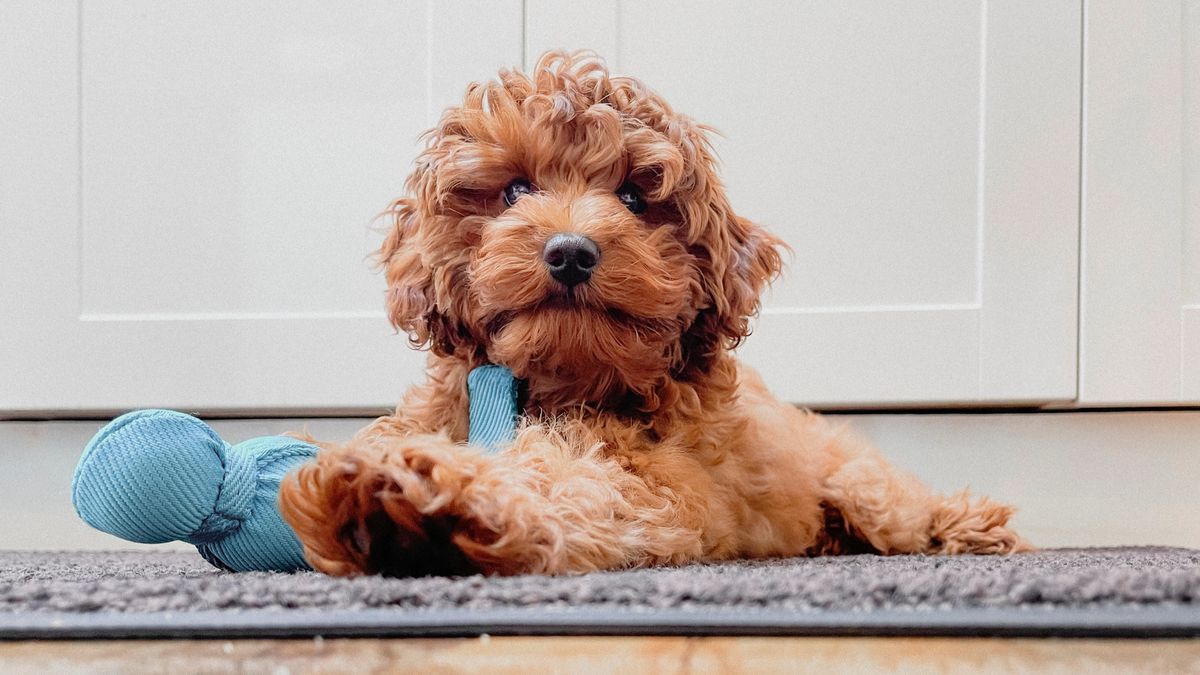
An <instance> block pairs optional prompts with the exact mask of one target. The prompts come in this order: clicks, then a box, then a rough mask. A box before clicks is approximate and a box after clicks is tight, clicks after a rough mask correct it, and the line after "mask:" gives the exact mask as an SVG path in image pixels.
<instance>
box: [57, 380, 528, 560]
mask: <svg viewBox="0 0 1200 675" xmlns="http://www.w3.org/2000/svg"><path fill="white" fill-rule="evenodd" d="M467 388H468V395H469V397H470V410H469V418H470V435H469V437H468V443H470V444H471V445H475V446H479V447H483V448H485V449H487V450H489V451H494V450H495V449H496V448H497V447H498V446H500V445H502V444H503V443H505V442H508V441H510V440H511V439H512V437H513V434H514V431H515V426H516V419H517V383H516V381H515V380H514V379H513V376H512V373H511V372H510V371H509V370H508V369H507V368H503V367H501V366H492V365H488V366H480V367H479V368H476V369H474V370H472V371H471V372H470V373H469V374H468V376H467ZM317 451H318V448H317V447H316V446H314V445H312V444H310V443H305V442H304V441H300V440H297V439H295V438H289V437H287V436H264V437H261V438H253V439H250V440H248V441H244V442H242V443H238V444H237V445H232V446H231V445H229V444H228V443H226V442H225V441H223V440H221V438H220V437H219V436H217V434H216V432H214V431H213V430H212V428H210V427H209V426H208V425H207V424H205V423H204V422H201V421H200V420H198V419H196V418H195V417H192V416H191V415H185V414H183V413H179V412H174V411H170V410H139V411H136V412H131V413H127V414H125V415H122V416H120V417H118V418H117V419H115V420H113V421H112V422H110V423H108V424H107V425H106V426H105V427H104V428H103V429H101V430H100V431H99V432H98V433H97V434H96V436H95V437H93V438H92V440H91V442H89V443H88V445H87V448H85V449H84V451H83V456H82V457H81V458H80V460H79V465H78V466H77V467H76V468H75V476H74V479H73V480H72V482H71V495H72V501H73V502H74V504H75V510H76V511H77V512H78V513H79V516H80V517H81V518H83V520H84V521H86V522H87V523H88V524H89V525H91V526H92V527H95V528H96V529H98V530H102V531H104V532H108V533H109V534H113V535H116V536H118V537H121V538H122V539H127V540H129V541H135V542H140V543H147V544H157V543H163V542H167V541H186V542H189V543H191V544H194V545H195V546H196V548H197V549H198V550H199V551H200V555H202V556H204V559H205V560H207V561H209V562H210V563H212V564H213V565H216V566H217V567H220V568H223V569H228V570H232V571H235V572H247V571H252V570H279V571H292V570H304V569H309V566H308V564H307V563H306V562H305V561H304V553H303V549H302V547H301V546H300V541H299V540H298V539H297V538H296V535H295V533H294V532H292V529H291V528H290V527H288V525H287V523H285V522H284V521H283V518H281V517H280V515H279V510H278V508H277V507H276V500H277V498H278V495H279V484H280V481H281V480H282V479H283V477H284V475H286V474H287V473H288V472H289V471H291V470H292V469H294V468H296V467H297V466H299V465H300V464H302V463H303V462H306V461H308V460H309V459H311V458H312V457H314V456H315V455H316V454H317Z"/></svg>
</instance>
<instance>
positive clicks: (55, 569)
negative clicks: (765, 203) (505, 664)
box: [0, 548, 1200, 638]
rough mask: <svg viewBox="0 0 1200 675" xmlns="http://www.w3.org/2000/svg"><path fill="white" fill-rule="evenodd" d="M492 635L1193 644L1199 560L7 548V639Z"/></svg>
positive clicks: (1199, 603)
mask: <svg viewBox="0 0 1200 675" xmlns="http://www.w3.org/2000/svg"><path fill="white" fill-rule="evenodd" d="M485 632H486V633H493V634H495V633H542V634H554V633H559V634H561V633H576V634H578V633H591V634H603V633H607V634H614V633H624V634H635V633H643V634H645V633H657V634H663V633H675V634H720V633H726V634H729V633H732V634H942V635H963V634H971V635H978V634H990V635H1200V551H1194V550H1188V549H1178V548H1110V549H1054V550H1047V551H1041V552H1038V553H1031V554H1023V555H1016V556H1009V557H987V556H957V557H926V556H895V557H880V556H872V555H857V556H845V557H836V558H812V559H787V560H766V561H746V562H734V563H724V564H713V565H691V566H687V567H681V568H659V569H648V570H629V571H619V572H604V573H596V574H587V575H581V576H570V577H537V576H526V577H508V578H484V577H479V576H473V577H461V578H446V577H426V578H417V579H384V578H379V577H364V578H355V579H338V578H331V577H326V576H322V575H320V574H316V573H302V574H290V575H289V574H269V573H247V574H230V573H225V572H220V571H218V570H216V569H214V568H212V567H210V566H208V564H207V563H205V562H204V561H203V560H201V559H200V557H199V556H197V555H192V554H187V553H27V552H0V638H5V637H7V638H14V637H86V636H100V637H119V636H142V637H153V636H163V637H166V636H181V635H183V636H211V637H216V636H230V635H238V636H247V635H318V634H320V635H471V634H479V633H485Z"/></svg>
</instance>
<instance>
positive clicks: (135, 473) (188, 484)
mask: <svg viewBox="0 0 1200 675" xmlns="http://www.w3.org/2000/svg"><path fill="white" fill-rule="evenodd" d="M316 452H317V448H316V447H315V446H313V445H310V444H308V443H304V442H303V441H299V440H296V439H293V438H287V437H284V436H267V437H262V438H255V439H252V440H249V441H246V442H244V443H240V444H238V445H236V446H232V447H231V446H229V445H228V444H227V443H225V442H224V441H222V440H221V439H220V438H219V437H218V436H217V435H216V433H215V432H213V430H212V429H211V428H209V427H208V425H206V424H204V423H203V422H201V421H200V420H198V419H196V418H194V417H192V416H190V415H185V414H183V413H177V412H172V411H169V410H142V411H138V412H133V413H129V414H127V415H122V416H121V417H118V418H117V419H115V420H113V421H112V422H111V423H109V424H108V425H107V426H106V427H104V428H103V429H101V430H100V432H99V433H97V434H96V436H95V438H93V439H92V441H91V442H90V443H88V446H87V448H86V449H85V450H84V453H83V457H82V458H80V460H79V465H78V467H76V469H75V476H74V479H73V481H72V489H71V493H72V501H73V502H74V504H75V510H76V511H77V512H78V513H79V516H80V517H81V518H83V520H84V521H86V522H87V523H88V524H89V525H91V526H92V527H95V528H97V529H99V530H103V531H104V532H108V533H110V534H113V535H116V536H118V537H121V538H123V539H128V540H130V541H137V542H143V543H161V542H166V541H175V540H179V541H187V542H190V543H192V544H195V545H196V547H197V548H198V549H199V550H200V553H201V554H202V555H203V556H204V557H205V559H207V560H209V561H210V562H212V563H213V564H215V565H217V566H219V567H225V568H228V569H232V570H235V571H247V570H294V569H308V565H307V564H306V563H305V562H304V558H303V552H302V548H301V546H300V542H299V540H298V539H297V538H296V535H295V533H293V532H292V530H291V528H289V527H288V526H287V524H286V523H284V522H283V519H282V518H281V517H280V516H279V511H278V509H277V508H276V504H275V502H276V499H277V498H278V495H279V483H280V480H281V479H282V478H283V476H284V474H285V473H287V472H288V471H289V470H291V469H293V468H295V467H296V466H297V465H299V464H300V463H301V462H304V461H306V460H308V459H310V458H312V457H313V456H315V455H316Z"/></svg>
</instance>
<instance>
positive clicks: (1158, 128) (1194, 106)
mask: <svg viewBox="0 0 1200 675" xmlns="http://www.w3.org/2000/svg"><path fill="white" fill-rule="evenodd" d="M1086 16H1087V26H1086V35H1087V40H1086V44H1085V48H1084V52H1085V67H1086V71H1085V72H1086V78H1085V80H1084V81H1085V82H1086V88H1085V94H1084V96H1085V98H1084V117H1085V119H1084V148H1083V157H1084V177H1083V206H1084V212H1083V217H1084V219H1083V277H1082V283H1081V288H1082V290H1083V298H1082V300H1083V302H1082V303H1081V317H1080V321H1081V323H1080V325H1081V327H1082V335H1081V342H1080V347H1081V350H1080V351H1081V354H1080V356H1081V364H1082V370H1081V372H1080V401H1081V402H1082V403H1084V404H1087V405H1129V404H1132V405H1157V404H1179V403H1188V404H1200V3H1197V2H1195V1H1194V0H1193V1H1191V2H1167V1H1163V2H1137V3H1131V2H1119V1H1116V0H1089V2H1088V7H1087V14H1086Z"/></svg>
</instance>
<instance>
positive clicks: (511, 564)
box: [280, 427, 699, 576]
mask: <svg viewBox="0 0 1200 675" xmlns="http://www.w3.org/2000/svg"><path fill="white" fill-rule="evenodd" d="M646 492H647V490H646V486H645V484H644V482H642V480H641V479H640V478H638V477H636V476H634V475H632V474H631V473H629V472H628V471H626V470H624V469H622V468H621V466H620V465H619V464H618V463H617V462H616V461H614V460H612V459H609V458H606V457H603V456H601V455H600V454H599V453H597V452H595V451H588V450H586V449H583V450H581V449H580V448H579V446H578V445H576V444H574V443H572V442H570V441H568V440H567V439H565V438H564V437H563V436H561V435H558V434H555V433H551V432H548V431H546V430H544V429H541V428H537V427H534V428H529V429H525V430H522V432H521V433H520V434H519V436H518V437H517V439H516V441H515V443H514V447H513V448H510V449H509V450H507V451H502V452H501V453H499V454H495V455H488V454H483V453H482V452H480V451H478V450H477V449H474V448H470V447H466V446H462V445H458V444H455V443H452V442H451V441H449V440H448V439H447V438H445V437H444V436H434V435H417V436H382V437H375V438H370V437H367V438H359V439H356V440H355V441H352V442H351V444H349V445H347V446H344V447H342V448H336V449H331V450H327V451H325V452H323V453H321V455H320V456H318V458H317V459H316V460H315V461H313V462H311V463H309V464H307V465H305V466H304V467H302V468H301V469H300V470H298V471H297V472H296V473H294V474H292V475H291V476H289V477H288V478H287V479H286V480H285V481H284V484H283V485H282V486H281V490H280V509H281V512H282V513H283V516H284V518H285V519H286V520H287V521H288V523H289V524H291V526H292V527H293V528H294V529H295V531H296V532H297V534H298V535H299V537H300V540H301V542H302V543H303V544H304V547H305V552H306V557H307V558H308V560H309V562H311V563H312V564H313V565H314V567H316V568H317V569H319V570H321V571H323V572H326V573H328V574H334V575H349V574H361V573H366V574H373V573H381V574H386V575H391V576H416V575H424V574H451V575H452V574H468V573H474V572H483V573H488V574H519V573H534V572H542V573H560V572H584V571H590V570H597V569H608V568H614V567H622V566H629V565H637V564H647V563H649V562H656V561H660V560H670V559H671V557H672V556H673V555H678V554H680V552H684V553H683V555H684V557H691V555H690V548H694V547H696V546H697V544H696V542H698V541H699V536H698V535H697V533H696V532H695V531H694V530H693V531H688V530H685V529H682V528H678V527H674V526H673V523H672V522H664V523H658V524H656V523H655V522H654V521H653V520H652V519H651V520H645V519H642V518H640V515H641V511H639V506H638V495H644V494H645V493H646ZM631 497H632V498H631ZM660 501H661V500H660ZM658 507H659V508H658V509H657V511H658V512H663V513H671V511H670V509H664V508H662V505H661V504H660V505H658ZM647 510H648V509H647Z"/></svg>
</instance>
